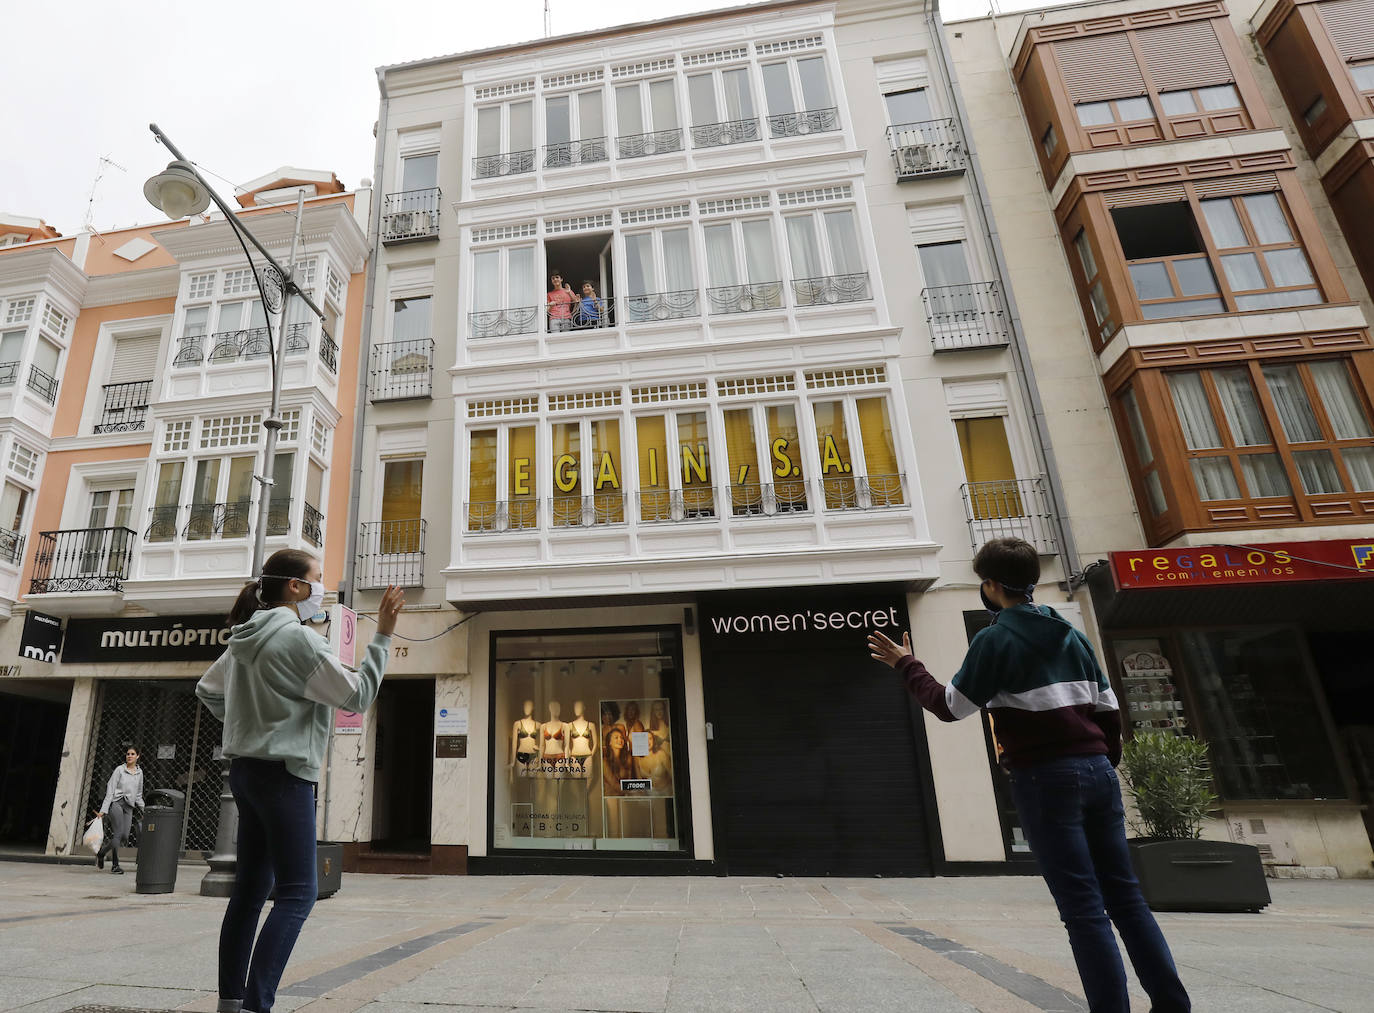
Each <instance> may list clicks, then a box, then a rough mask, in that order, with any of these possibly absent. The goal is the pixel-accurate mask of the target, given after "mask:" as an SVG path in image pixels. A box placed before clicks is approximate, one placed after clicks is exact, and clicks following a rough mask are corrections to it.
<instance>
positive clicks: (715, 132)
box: [692, 116, 762, 148]
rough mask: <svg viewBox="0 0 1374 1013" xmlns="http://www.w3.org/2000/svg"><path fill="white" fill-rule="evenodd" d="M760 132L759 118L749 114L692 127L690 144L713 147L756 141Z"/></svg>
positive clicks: (697, 146) (699, 146) (698, 146)
mask: <svg viewBox="0 0 1374 1013" xmlns="http://www.w3.org/2000/svg"><path fill="white" fill-rule="evenodd" d="M761 136H762V134H760V132H759V119H758V117H757V116H751V117H749V118H748V119H744V120H726V121H725V122H723V123H703V124H702V125H701V126H699V127H693V128H692V146H693V147H696V148H715V147H719V146H720V145H722V144H741V143H743V142H745V141H757V140H759V139H760V137H761Z"/></svg>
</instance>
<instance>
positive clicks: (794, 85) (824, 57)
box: [759, 49, 840, 116]
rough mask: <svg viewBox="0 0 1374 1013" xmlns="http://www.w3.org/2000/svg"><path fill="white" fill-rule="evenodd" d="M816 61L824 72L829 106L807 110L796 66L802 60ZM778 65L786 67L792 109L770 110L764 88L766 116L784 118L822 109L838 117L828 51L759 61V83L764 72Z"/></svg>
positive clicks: (793, 54) (837, 104)
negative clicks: (832, 110)
mask: <svg viewBox="0 0 1374 1013" xmlns="http://www.w3.org/2000/svg"><path fill="white" fill-rule="evenodd" d="M817 59H818V60H820V61H821V69H822V70H824V71H825V90H826V93H827V95H828V96H829V99H830V104H829V105H824V106H817V107H816V108H815V109H811V108H809V107H808V106H806V105H805V103H804V98H805V96H804V95H803V93H802V84H801V71H800V70H799V69H798V64H799V63H800V62H801V61H802V60H817ZM779 64H785V65H786V67H787V80H788V85H789V87H790V90H791V98H792V108H791V109H789V110H786V111H774V110H773V108H772V106H770V105H768V90H767V87H765V88H764V90H763V93H762V94H763V104H764V106H765V107H766V108H767V110H768V111H767V113H766V115H768V116H786V115H790V114H796V115H801V114H804V113H813V112H818V111H820V110H822V109H835V110H837V112H836V115H837V116H838V115H839V113H838V109H839V104H840V102H839V97H838V96H837V95H836V91H835V75H834V74H833V73H831V71H830V57H829V55H828V51H827V50H825V49H816V50H809V51H807V52H803V53H792V54H790V55H788V56H784V57H781V58H778V59H768V60H761V61H760V62H759V78H760V80H761V81H762V80H763V75H764V72H765V70H766V69H767V68H768V67H774V66H777V65H779Z"/></svg>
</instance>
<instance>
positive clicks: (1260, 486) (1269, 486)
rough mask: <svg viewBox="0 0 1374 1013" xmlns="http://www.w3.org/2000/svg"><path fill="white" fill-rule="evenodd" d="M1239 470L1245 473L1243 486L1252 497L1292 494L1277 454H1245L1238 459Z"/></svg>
mask: <svg viewBox="0 0 1374 1013" xmlns="http://www.w3.org/2000/svg"><path fill="white" fill-rule="evenodd" d="M1240 470H1241V471H1242V472H1244V473H1245V484H1246V486H1248V487H1249V489H1250V495H1251V496H1253V497H1256V498H1259V497H1264V496H1291V495H1292V494H1293V490H1292V489H1291V488H1290V487H1289V485H1288V475H1287V474H1286V473H1285V472H1284V470H1283V462H1282V461H1280V460H1279V455H1278V454H1245V455H1243V456H1242V457H1241V459H1240Z"/></svg>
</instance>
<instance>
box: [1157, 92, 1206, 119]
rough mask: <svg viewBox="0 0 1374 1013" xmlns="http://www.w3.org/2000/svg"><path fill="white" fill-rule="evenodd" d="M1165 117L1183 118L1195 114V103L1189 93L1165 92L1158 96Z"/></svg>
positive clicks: (1191, 94)
mask: <svg viewBox="0 0 1374 1013" xmlns="http://www.w3.org/2000/svg"><path fill="white" fill-rule="evenodd" d="M1159 104H1160V106H1161V107H1162V108H1163V109H1164V115H1165V116H1184V115H1187V114H1188V113H1195V112H1197V103H1196V102H1194V101H1193V93H1192V92H1190V91H1166V92H1164V93H1163V94H1161V95H1160V96H1159Z"/></svg>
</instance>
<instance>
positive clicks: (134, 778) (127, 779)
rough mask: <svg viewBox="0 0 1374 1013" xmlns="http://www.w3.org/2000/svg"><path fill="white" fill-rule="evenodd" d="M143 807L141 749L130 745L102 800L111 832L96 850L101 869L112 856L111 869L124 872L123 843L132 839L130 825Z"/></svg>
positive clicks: (118, 874)
mask: <svg viewBox="0 0 1374 1013" xmlns="http://www.w3.org/2000/svg"><path fill="white" fill-rule="evenodd" d="M142 811H143V768H142V767H140V766H139V765H138V749H136V748H135V747H134V746H129V747H128V748H127V749H125V750H124V762H123V763H121V764H120V765H119V766H117V767H115V769H114V770H113V771H112V772H111V773H110V781H109V783H108V784H106V785H105V800H104V801H103V802H101V803H100V812H98V813H96V815H97V816H99V817H100V818H101V819H104V818H105V817H106V816H108V817H109V819H110V833H109V836H107V837H106V838H105V840H104V842H103V843H102V844H101V845H100V850H99V851H97V852H96V853H95V865H96V868H97V869H104V868H105V856H106V855H107V854H108V855H109V856H110V872H112V873H113V874H115V875H116V876H122V875H124V870H123V869H122V868H120V866H119V846H120V845H121V844H128V843H129V828H130V827H131V826H133V825H134V824H135V822H136V821H137V819H138V815H140V814H141V813H142Z"/></svg>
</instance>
